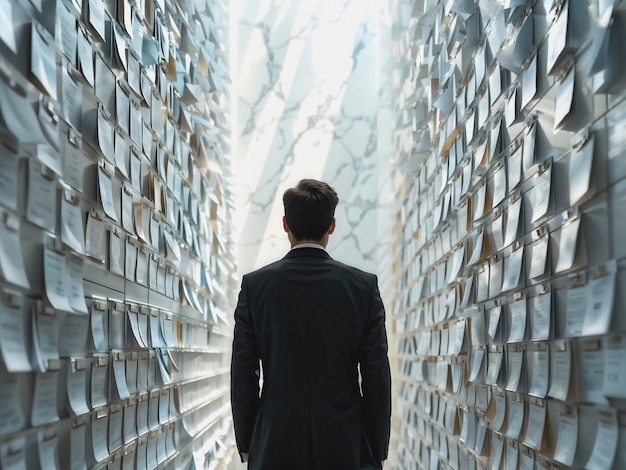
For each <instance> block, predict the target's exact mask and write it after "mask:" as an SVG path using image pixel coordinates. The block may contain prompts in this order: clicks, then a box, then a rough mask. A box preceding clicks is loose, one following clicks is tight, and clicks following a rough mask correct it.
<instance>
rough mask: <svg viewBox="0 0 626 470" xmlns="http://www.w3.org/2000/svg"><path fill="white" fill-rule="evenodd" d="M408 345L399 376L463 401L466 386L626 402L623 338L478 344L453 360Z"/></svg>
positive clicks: (578, 399) (404, 343)
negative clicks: (623, 400) (624, 400)
mask: <svg viewBox="0 0 626 470" xmlns="http://www.w3.org/2000/svg"><path fill="white" fill-rule="evenodd" d="M413 345H414V338H411V339H410V340H409V341H401V342H400V346H399V348H398V349H399V351H398V352H399V353H400V354H401V356H400V357H402V358H407V357H409V358H413V359H402V361H401V364H402V371H403V373H404V374H405V375H407V376H410V377H411V378H412V379H413V380H415V381H416V382H417V383H428V384H430V385H431V386H433V387H434V388H436V389H438V390H440V391H442V392H445V391H447V392H452V393H453V394H455V395H459V396H461V398H462V399H463V397H464V395H463V394H464V393H467V388H464V387H465V386H467V385H468V384H470V383H473V384H486V385H493V386H498V387H502V388H503V389H506V390H508V391H511V392H522V393H526V394H529V395H532V396H536V397H540V398H546V397H551V398H553V399H556V400H562V401H573V402H584V403H598V404H608V403H609V400H608V399H609V398H622V399H623V398H626V372H625V371H624V367H623V364H624V360H626V340H625V338H624V335H623V334H615V335H610V336H606V337H603V338H597V339H584V340H583V339H579V340H556V341H535V342H528V343H511V344H491V345H489V346H485V345H478V346H471V347H465V351H463V352H462V354H461V355H458V356H445V352H443V351H442V355H439V356H438V355H436V354H433V355H428V353H431V352H433V353H436V350H431V351H424V349H425V348H420V347H419V345H418V348H417V350H415V348H414V346H413ZM446 346H447V345H446ZM400 348H402V349H400ZM420 349H421V350H420ZM459 349H461V348H460V347H459ZM448 352H449V351H448ZM425 353H426V354H425Z"/></svg>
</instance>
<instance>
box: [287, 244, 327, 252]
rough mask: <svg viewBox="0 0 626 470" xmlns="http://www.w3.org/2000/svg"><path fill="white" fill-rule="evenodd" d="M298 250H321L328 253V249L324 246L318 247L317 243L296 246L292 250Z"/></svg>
mask: <svg viewBox="0 0 626 470" xmlns="http://www.w3.org/2000/svg"><path fill="white" fill-rule="evenodd" d="M298 248H319V249H320V250H324V251H326V248H324V247H323V246H322V245H318V244H317V243H300V244H298V245H295V246H294V247H293V248H292V250H296V249H298Z"/></svg>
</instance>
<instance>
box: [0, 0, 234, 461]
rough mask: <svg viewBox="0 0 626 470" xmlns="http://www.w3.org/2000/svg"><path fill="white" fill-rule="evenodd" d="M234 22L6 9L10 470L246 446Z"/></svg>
mask: <svg viewBox="0 0 626 470" xmlns="http://www.w3.org/2000/svg"><path fill="white" fill-rule="evenodd" d="M227 25H228V21H227V11H226V8H225V6H224V5H223V3H222V2H221V1H219V0H199V1H194V2H180V1H170V0H137V1H134V0H84V1H82V2H81V1H80V0H30V1H29V0H0V467H1V468H4V469H9V468H10V469H13V468H46V469H54V468H56V469H61V468H64V469H85V468H124V469H126V468H156V467H157V466H159V468H192V467H194V468H205V467H208V468H217V467H218V466H219V462H220V459H222V457H223V456H224V455H225V453H226V451H227V448H228V446H229V444H230V442H229V441H230V440H231V439H232V438H231V437H230V436H231V434H232V432H231V425H230V405H229V397H228V367H229V355H228V351H229V348H230V339H229V338H230V334H231V333H230V331H231V327H230V323H229V320H228V315H227V314H226V313H225V312H229V311H230V310H231V309H232V305H231V304H232V299H233V298H234V295H235V294H234V291H233V289H234V288H236V287H237V286H236V283H235V282H234V277H233V273H234V271H235V262H234V258H233V245H232V241H231V230H232V227H231V225H230V220H231V212H232V210H233V207H232V194H231V190H230V184H229V182H230V178H231V175H230V155H229V153H230V148H229V134H230V131H229V126H230V124H229V118H228V114H227V109H228V108H229V104H228V100H229V86H230V85H229V80H228V69H227V67H228V64H227V61H226V54H225V48H226V44H225V42H226V41H227V37H228V30H227Z"/></svg>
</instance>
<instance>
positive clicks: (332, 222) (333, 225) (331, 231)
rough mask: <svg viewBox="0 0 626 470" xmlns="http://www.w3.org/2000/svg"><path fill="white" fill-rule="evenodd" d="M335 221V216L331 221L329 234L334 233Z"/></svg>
mask: <svg viewBox="0 0 626 470" xmlns="http://www.w3.org/2000/svg"><path fill="white" fill-rule="evenodd" d="M335 222H336V221H335V218H334V217H333V220H331V221H330V227H328V235H332V233H333V232H334V231H335Z"/></svg>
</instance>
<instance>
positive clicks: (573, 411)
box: [554, 403, 578, 466]
mask: <svg viewBox="0 0 626 470" xmlns="http://www.w3.org/2000/svg"><path fill="white" fill-rule="evenodd" d="M577 443H578V408H577V406H576V405H570V404H567V403H563V404H562V405H561V413H560V417H559V430H558V439H557V441H556V448H555V450H554V460H556V461H557V462H560V463H562V464H563V465H568V466H571V465H572V464H573V462H574V455H575V454H576V448H577V447H578V445H577Z"/></svg>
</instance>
